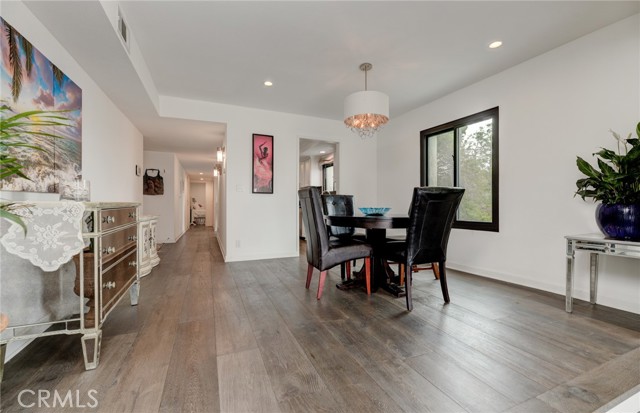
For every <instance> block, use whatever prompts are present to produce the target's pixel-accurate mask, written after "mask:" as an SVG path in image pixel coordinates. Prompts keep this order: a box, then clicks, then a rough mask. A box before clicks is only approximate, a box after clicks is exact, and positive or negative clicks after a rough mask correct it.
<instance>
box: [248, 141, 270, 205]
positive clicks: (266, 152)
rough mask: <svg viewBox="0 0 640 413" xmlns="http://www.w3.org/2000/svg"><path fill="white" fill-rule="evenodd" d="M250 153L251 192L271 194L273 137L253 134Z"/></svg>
mask: <svg viewBox="0 0 640 413" xmlns="http://www.w3.org/2000/svg"><path fill="white" fill-rule="evenodd" d="M251 152H252V153H251V178H252V182H251V192H252V193H254V194H273V165H274V163H273V159H274V151H273V135H264V134H260V133H254V134H253V136H252V143H251Z"/></svg>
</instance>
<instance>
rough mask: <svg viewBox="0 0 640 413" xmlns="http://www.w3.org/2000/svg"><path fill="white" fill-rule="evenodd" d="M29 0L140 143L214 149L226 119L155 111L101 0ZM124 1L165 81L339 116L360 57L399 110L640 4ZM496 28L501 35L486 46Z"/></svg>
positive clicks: (216, 97)
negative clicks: (497, 42) (136, 133)
mask: <svg viewBox="0 0 640 413" xmlns="http://www.w3.org/2000/svg"><path fill="white" fill-rule="evenodd" d="M25 3H26V4H27V6H28V7H29V8H30V9H31V10H32V12H33V13H34V14H35V15H36V17H37V18H38V19H40V20H41V21H42V23H43V24H44V25H45V26H46V27H47V29H48V30H49V31H50V32H51V33H52V34H53V35H54V36H55V37H56V38H57V39H58V40H59V41H60V42H61V43H62V44H63V45H64V47H65V48H66V49H67V50H68V51H69V52H70V53H71V55H73V56H74V58H75V59H76V60H77V61H78V63H79V64H80V65H82V66H83V68H84V69H85V70H86V71H87V73H89V75H90V76H91V77H92V78H93V79H94V80H95V81H96V83H98V84H99V85H100V87H101V88H102V89H103V90H104V91H105V93H107V95H109V97H110V98H111V99H112V100H113V101H114V102H115V103H116V104H117V105H118V107H120V108H121V109H122V110H123V112H124V113H125V114H126V115H127V116H128V117H129V118H130V119H131V120H132V121H133V122H134V124H135V125H136V126H137V127H138V128H139V129H140V130H141V131H142V133H143V134H144V136H145V149H152V148H153V149H154V150H165V151H177V150H181V149H182V148H191V149H193V150H194V151H195V148H196V147H197V143H198V142H200V143H202V142H203V141H205V143H206V144H207V145H208V143H209V141H208V140H207V138H206V137H205V134H207V133H218V135H217V138H213V140H212V142H216V143H213V144H212V145H211V148H212V150H213V152H212V156H213V155H215V154H214V152H215V147H216V146H220V145H221V142H222V139H223V137H224V134H225V133H226V126H225V125H221V124H210V126H211V130H210V131H208V132H205V130H206V128H207V127H206V126H205V125H203V124H204V123H206V122H199V123H198V122H195V123H194V122H191V121H187V120H178V119H167V118H160V117H159V116H158V115H157V112H156V111H155V108H154V106H153V105H152V104H151V101H150V100H149V97H148V96H147V95H146V92H145V89H144V87H143V86H142V82H141V81H140V78H139V77H138V75H137V74H136V72H135V70H134V69H133V66H132V64H131V62H130V61H129V58H128V55H127V53H126V52H125V50H124V48H123V47H122V45H121V44H120V41H119V39H118V37H117V35H116V33H115V31H114V30H113V27H111V25H110V23H109V22H108V20H107V17H106V15H105V13H104V10H103V9H102V6H101V5H100V4H99V2H97V1H26V2H25ZM118 4H119V6H120V7H121V9H122V11H123V14H124V16H125V17H126V19H127V23H128V27H129V30H130V32H131V33H132V34H133V35H134V37H135V39H136V41H137V43H138V45H139V47H140V50H141V53H142V55H143V57H144V60H145V62H146V65H147V67H148V69H149V72H150V74H151V77H152V81H153V85H154V86H155V89H156V90H157V91H158V94H159V95H164V96H173V97H181V98H186V99H196V100H202V101H210V102H217V103H223V104H230V105H238V106H245V107H254V108H260V109H266V110H272V111H281V112H288V113H296V114H302V115H309V116H315V117H321V118H328V119H335V120H342V115H343V113H342V110H343V106H342V102H343V99H344V97H345V96H347V95H349V94H351V93H353V92H356V91H359V90H363V89H364V78H363V75H362V72H361V71H360V70H359V69H358V66H359V65H360V63H362V62H371V63H373V66H374V68H373V70H372V71H371V72H369V74H368V86H369V89H370V90H379V91H382V92H384V93H386V94H388V95H389V97H390V117H391V119H392V120H393V118H394V117H397V116H399V115H401V114H403V113H406V112H408V111H410V110H412V109H415V108H417V107H419V106H422V105H424V104H427V103H429V102H431V101H433V100H435V99H437V98H439V97H442V96H444V95H446V94H448V93H451V92H453V91H455V90H458V89H460V88H463V87H465V86H468V85H470V84H472V83H474V82H477V81H479V80H481V79H483V78H486V77H488V76H491V75H493V74H496V73H498V72H500V71H502V70H505V69H507V68H509V67H512V66H514V65H517V64H519V63H521V62H523V61H525V60H528V59H531V58H533V57H535V56H537V55H540V54H542V53H545V52H547V51H549V50H551V49H554V48H556V47H558V46H561V45H563V44H565V43H567V42H570V41H572V40H574V39H576V38H578V37H581V36H583V35H586V34H588V33H590V32H593V31H595V30H597V29H600V28H602V27H604V26H606V25H609V24H611V23H614V22H616V21H619V20H622V19H624V18H626V17H628V16H631V15H633V14H636V13H638V12H640V2H638V1H627V2H623V1H491V2H485V1H451V2H444V1H442V2H438V1H411V2H402V1H400V2H399V1H375V2H363V1H318V2H309V1H300V2H295V1H293V2H292V1H281V2H275V1H257V2H250V1H190V2H184V1H123V2H119V3H118ZM80 16H81V18H79V17H80ZM494 40H501V41H503V42H504V44H503V46H502V47H501V48H498V49H489V48H488V44H489V43H490V42H492V41H494ZM62 69H63V70H64V68H62ZM265 80H271V81H272V82H273V83H274V85H273V86H272V87H265V86H264V85H263V82H264V81H265ZM214 129H215V130H216V132H214ZM191 131H193V134H192V133H191ZM208 148H209V147H208V146H207V149H208ZM202 150H204V148H202Z"/></svg>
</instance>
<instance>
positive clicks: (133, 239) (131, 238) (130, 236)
mask: <svg viewBox="0 0 640 413" xmlns="http://www.w3.org/2000/svg"><path fill="white" fill-rule="evenodd" d="M128 240H129V241H137V240H138V236H137V235H129V238H128Z"/></svg>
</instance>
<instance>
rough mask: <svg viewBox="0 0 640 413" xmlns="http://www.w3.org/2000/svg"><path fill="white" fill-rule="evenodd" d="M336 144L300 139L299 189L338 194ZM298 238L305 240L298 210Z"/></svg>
mask: <svg viewBox="0 0 640 413" xmlns="http://www.w3.org/2000/svg"><path fill="white" fill-rule="evenodd" d="M338 147H339V145H338V144H337V143H336V142H330V141H324V140H319V139H307V138H300V144H299V149H300V151H299V170H298V188H302V187H305V186H317V187H319V188H320V190H321V192H328V193H336V192H337V191H338V188H339V187H340V182H339V176H340V174H339V170H340V167H339V159H338V158H339V157H338ZM298 237H299V238H300V239H304V225H303V224H302V212H301V211H300V208H298Z"/></svg>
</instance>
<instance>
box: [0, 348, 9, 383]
mask: <svg viewBox="0 0 640 413" xmlns="http://www.w3.org/2000/svg"><path fill="white" fill-rule="evenodd" d="M6 353H7V343H4V344H0V383H2V375H3V374H4V356H5V354H6Z"/></svg>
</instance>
